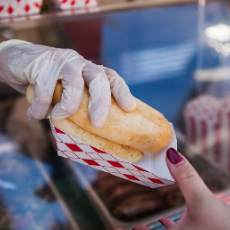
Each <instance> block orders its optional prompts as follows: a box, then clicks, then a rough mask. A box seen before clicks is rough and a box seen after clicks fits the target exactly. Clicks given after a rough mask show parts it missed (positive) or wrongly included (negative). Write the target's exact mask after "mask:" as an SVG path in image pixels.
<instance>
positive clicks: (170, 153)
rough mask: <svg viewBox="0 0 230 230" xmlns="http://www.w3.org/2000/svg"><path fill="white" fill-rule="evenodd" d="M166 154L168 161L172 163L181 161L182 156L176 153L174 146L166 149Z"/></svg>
mask: <svg viewBox="0 0 230 230" xmlns="http://www.w3.org/2000/svg"><path fill="white" fill-rule="evenodd" d="M166 155H167V158H168V159H169V161H170V162H171V163H172V164H174V165H175V164H178V163H180V162H183V158H182V157H181V156H180V155H179V154H178V152H177V151H176V150H175V149H174V148H170V149H168V150H167V152H166Z"/></svg>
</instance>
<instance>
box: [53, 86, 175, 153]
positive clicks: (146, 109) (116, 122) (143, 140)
mask: <svg viewBox="0 0 230 230" xmlns="http://www.w3.org/2000/svg"><path fill="white" fill-rule="evenodd" d="M62 90H63V88H62V85H61V83H60V82H58V83H57V86H56V88H55V91H54V96H53V102H52V103H53V105H55V104H56V103H58V102H59V101H60V100H61V95H62ZM136 101H137V108H136V110H134V111H132V112H125V111H123V110H122V109H120V107H119V106H118V105H117V103H116V102H115V100H114V98H112V106H111V111H110V114H109V116H108V119H107V121H106V123H105V125H104V126H103V127H102V128H95V127H93V126H92V125H91V123H90V120H89V114H88V102H89V93H88V90H87V88H86V87H85V89H84V96H83V101H82V103H81V105H80V107H79V109H78V111H77V113H76V114H74V115H72V116H70V117H69V118H68V119H69V120H71V121H72V122H73V123H74V124H76V125H78V126H79V127H80V128H82V129H84V130H86V131H88V132H89V133H92V134H95V135H97V136H99V137H102V138H104V139H106V140H109V141H111V142H114V143H117V144H121V145H125V146H129V147H132V148H134V149H137V150H139V151H141V152H147V153H154V152H156V151H158V150H160V149H161V148H163V147H165V146H166V145H167V144H168V143H169V141H170V138H171V128H170V124H169V122H168V121H167V120H166V118H165V117H164V116H163V115H162V114H161V113H159V112H158V111H156V110H155V109H153V108H151V107H150V106H148V105H146V104H145V103H143V102H141V101H140V100H138V99H136Z"/></svg>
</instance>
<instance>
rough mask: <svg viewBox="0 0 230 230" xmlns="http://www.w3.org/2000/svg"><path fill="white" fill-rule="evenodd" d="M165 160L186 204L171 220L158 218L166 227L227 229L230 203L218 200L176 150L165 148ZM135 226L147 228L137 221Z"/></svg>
mask: <svg viewBox="0 0 230 230" xmlns="http://www.w3.org/2000/svg"><path fill="white" fill-rule="evenodd" d="M166 162H167V165H168V168H169V170H170V172H171V174H172V176H173V178H174V179H175V181H176V183H177V185H178V187H179V188H180V190H181V192H182V193H183V196H184V199H185V203H186V208H185V211H184V213H183V215H182V217H181V219H180V220H179V221H178V222H177V223H175V222H173V221H172V220H171V219H170V218H163V219H162V220H160V222H161V223H162V225H164V226H165V227H166V229H167V230H195V229H196V230H217V229H218V230H229V229H230V218H229V217H230V205H229V204H227V203H225V202H223V201H221V200H219V199H218V198H216V197H215V195H214V194H213V193H212V192H211V191H210V190H209V189H208V188H207V187H206V185H205V184H204V182H203V181H202V179H201V178H200V177H199V175H198V174H197V172H196V171H195V169H194V168H193V167H192V166H191V164H190V163H189V162H188V161H187V160H186V159H185V158H184V157H183V156H182V155H181V154H179V153H178V152H177V151H176V150H174V149H172V148H170V149H169V150H168V151H167V157H166ZM134 229H135V230H149V228H147V227H146V226H144V225H139V226H136V227H135V228H134Z"/></svg>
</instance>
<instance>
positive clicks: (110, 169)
mask: <svg viewBox="0 0 230 230" xmlns="http://www.w3.org/2000/svg"><path fill="white" fill-rule="evenodd" d="M51 129H52V132H53V136H54V139H55V141H56V148H57V151H58V155H59V156H62V157H65V158H68V159H70V160H73V161H76V162H79V163H81V164H84V165H89V166H91V167H93V168H96V169H98V170H101V171H104V172H107V173H110V174H112V175H114V176H117V177H121V178H124V179H127V180H130V181H133V182H135V183H138V184H141V185H144V186H147V187H150V188H157V187H162V186H165V185H169V184H173V183H174V182H172V181H169V180H167V179H164V178H161V177H159V176H156V175H154V174H153V173H150V172H148V171H146V170H145V169H143V168H140V167H138V166H136V165H135V164H131V163H128V162H125V161H122V160H120V159H117V158H116V157H114V156H112V155H111V154H109V153H106V152H103V151H101V150H99V149H97V148H95V147H92V146H89V145H87V144H86V143H84V142H81V141H79V140H77V139H76V138H73V137H71V136H70V135H67V134H66V133H64V132H63V131H61V130H60V129H58V128H56V127H54V126H53V125H52V124H51Z"/></svg>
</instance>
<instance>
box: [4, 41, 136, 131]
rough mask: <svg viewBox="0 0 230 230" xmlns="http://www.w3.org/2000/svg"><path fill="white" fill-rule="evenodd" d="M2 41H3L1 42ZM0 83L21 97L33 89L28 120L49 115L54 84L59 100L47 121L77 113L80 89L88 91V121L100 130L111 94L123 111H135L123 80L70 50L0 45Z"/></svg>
mask: <svg viewBox="0 0 230 230" xmlns="http://www.w3.org/2000/svg"><path fill="white" fill-rule="evenodd" d="M1 41H4V38H1ZM0 79H2V80H3V81H4V82H6V83H7V84H8V85H10V86H11V87H13V88H14V89H16V90H17V91H19V92H21V93H25V91H26V87H27V85H28V84H31V85H34V90H35V100H34V102H33V104H32V105H31V107H30V108H29V110H28V113H27V115H28V117H29V118H30V119H32V120H40V119H44V118H45V117H46V116H47V113H48V111H49V108H50V105H51V102H52V97H53V92H54V89H55V86H56V83H57V81H58V80H61V81H62V85H63V88H64V90H63V94H62V99H61V101H60V102H59V103H57V104H56V105H55V106H54V108H52V111H51V114H50V116H51V118H52V119H54V120H62V119H64V118H66V117H68V116H70V115H72V114H74V113H76V111H77V110H78V107H79V106H80V104H81V101H82V97H83V90H84V85H87V86H88V88H89V94H90V99H89V106H88V110H89V114H90V121H91V123H92V125H93V126H95V127H102V126H103V125H104V123H105V121H106V118H107V116H108V115H109V112H110V107H111V94H112V95H113V96H114V98H115V99H116V101H117V103H118V105H119V106H120V107H121V108H122V109H123V110H125V111H131V110H134V109H135V108H136V100H135V99H134V98H133V97H132V95H131V93H130V91H129V88H128V86H127V85H126V84H125V82H124V80H123V79H122V78H121V77H120V76H119V75H118V74H117V73H116V72H115V71H114V70H111V69H108V68H105V67H103V66H99V65H96V64H94V63H92V62H90V61H88V60H86V59H84V58H83V57H82V56H81V55H80V54H78V53H77V52H76V51H74V50H71V49H57V48H53V47H48V46H42V45H35V44H32V43H29V42H26V41H21V40H16V39H10V40H6V41H4V42H1V43H0Z"/></svg>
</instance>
